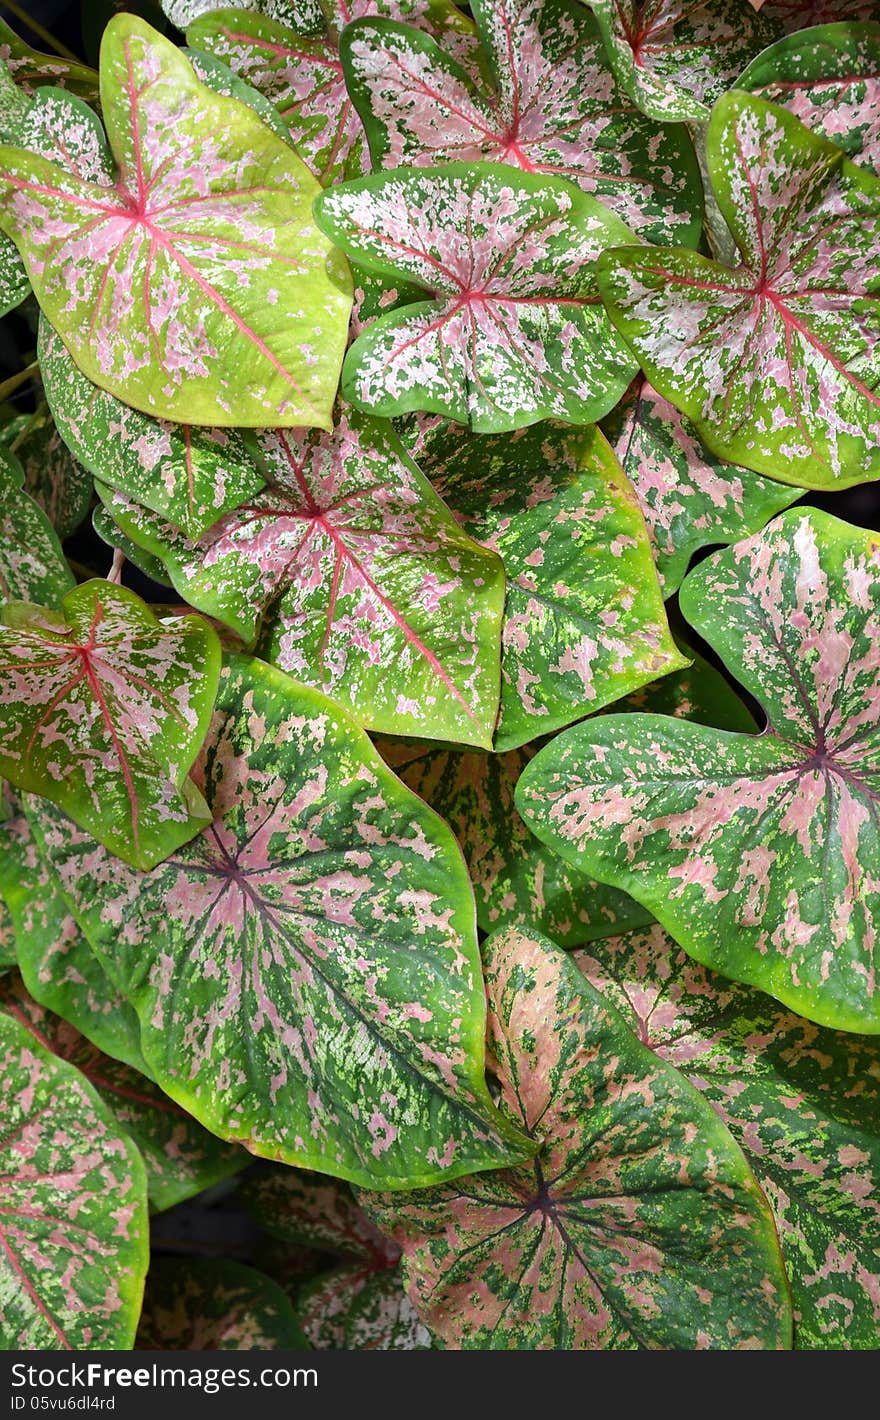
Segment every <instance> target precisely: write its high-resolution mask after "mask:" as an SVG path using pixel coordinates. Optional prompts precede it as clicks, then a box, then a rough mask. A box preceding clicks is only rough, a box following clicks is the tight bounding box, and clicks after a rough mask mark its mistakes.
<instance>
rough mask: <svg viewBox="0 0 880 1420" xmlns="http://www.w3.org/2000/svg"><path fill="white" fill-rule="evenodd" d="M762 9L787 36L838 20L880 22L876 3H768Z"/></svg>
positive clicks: (794, 0) (813, 0)
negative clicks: (796, 31)
mask: <svg viewBox="0 0 880 1420" xmlns="http://www.w3.org/2000/svg"><path fill="white" fill-rule="evenodd" d="M761 9H762V11H763V13H764V16H765V18H766V19H768V20H772V21H773V23H774V24H775V25H779V26H781V27H782V29H783V30H785V31H786V32H787V33H790V32H791V31H793V30H805V29H807V28H808V27H810V26H812V25H826V24H831V23H833V22H835V21H838V20H880V5H878V4H877V3H876V0H764V3H763V5H762V6H761Z"/></svg>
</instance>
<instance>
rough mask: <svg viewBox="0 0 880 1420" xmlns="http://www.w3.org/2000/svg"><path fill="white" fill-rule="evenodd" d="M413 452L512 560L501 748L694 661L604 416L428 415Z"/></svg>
mask: <svg viewBox="0 0 880 1420" xmlns="http://www.w3.org/2000/svg"><path fill="white" fill-rule="evenodd" d="M412 452H413V457H414V458H415V459H416V461H417V462H418V464H419V467H420V468H422V469H424V471H425V473H426V474H427V475H428V477H429V478H430V479H431V480H432V481H433V483H434V485H435V487H436V488H437V491H438V493H439V494H440V495H441V497H442V498H444V499H445V500H446V502H447V503H448V504H449V505H450V507H451V508H452V509H453V511H454V512H455V513H456V515H457V516H458V518H459V521H460V522H461V523H462V525H463V526H464V527H465V528H466V530H467V531H468V532H469V533H470V534H471V536H472V537H474V538H476V540H477V541H478V542H480V543H483V544H484V545H485V546H486V547H489V548H491V549H492V550H493V551H494V552H497V553H498V555H499V557H500V558H501V560H502V561H503V563H504V567H505V570H506V572H507V598H506V601H505V608H504V629H503V635H502V657H501V715H500V719H499V722H498V729H497V731H496V734H495V748H496V749H498V750H508V749H516V748H517V747H518V746H519V745H522V744H525V743H526V742H527V741H529V740H533V739H534V738H535V736H536V735H541V734H547V733H549V732H550V731H551V730H556V729H559V728H560V727H561V726H562V725H568V724H570V723H571V721H572V720H577V719H581V718H582V717H583V716H584V715H588V714H590V712H591V711H594V710H598V709H600V708H601V707H602V706H603V705H607V704H608V703H609V702H610V701H612V700H619V699H620V697H621V696H622V695H626V694H627V693H628V692H629V691H631V690H635V689H636V688H637V687H638V686H640V685H644V684H645V683H646V682H649V681H652V680H656V679H657V677H658V676H660V675H663V674H665V673H666V672H667V671H671V670H675V669H676V668H677V667H679V666H682V665H684V664H685V661H684V659H683V657H682V656H681V655H680V654H679V652H678V650H677V648H676V646H675V643H674V642H673V640H672V637H671V636H670V633H669V626H668V624H667V621H666V612H665V610H664V607H663V599H662V597H661V594H660V588H659V585H658V582H657V576H656V573H655V571H654V564H653V560H652V557H651V549H650V546H649V543H648V535H647V531H646V528H645V523H644V519H643V518H642V514H641V512H640V510H639V505H638V502H637V500H636V498H635V497H634V495H633V491H632V489H631V487H630V485H629V484H628V482H627V480H626V479H625V478H624V476H623V473H622V472H621V468H620V465H619V463H618V462H617V460H616V459H615V457H614V455H613V454H612V452H611V450H610V448H609V447H608V444H607V443H606V441H605V439H604V438H603V436H602V434H601V433H600V432H599V430H598V429H596V428H595V427H593V428H589V429H569V428H565V427H564V426H561V425H550V424H539V425H537V426H534V427H532V428H530V429H523V430H518V431H517V432H516V433H513V434H501V435H498V436H496V437H494V438H490V437H483V438H479V439H475V438H473V437H472V436H471V435H470V434H468V433H467V432H466V431H464V430H462V429H461V427H460V426H458V425H455V424H447V423H442V422H440V421H436V420H434V421H432V420H427V421H424V422H423V424H422V429H421V433H420V435H419V437H417V439H416V441H415V443H414V445H413V449H412ZM447 738H449V737H448V736H447Z"/></svg>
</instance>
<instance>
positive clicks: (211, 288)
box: [0, 14, 351, 429]
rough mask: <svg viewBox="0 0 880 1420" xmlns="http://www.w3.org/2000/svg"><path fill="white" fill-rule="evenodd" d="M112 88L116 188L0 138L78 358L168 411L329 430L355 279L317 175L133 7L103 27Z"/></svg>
mask: <svg viewBox="0 0 880 1420" xmlns="http://www.w3.org/2000/svg"><path fill="white" fill-rule="evenodd" d="M101 100H102V108H103V114H104V121H105V124H106V125H107V132H108V136H109V139H110V147H111V149H112V152H113V156H114V159H115V161H116V164H117V167H118V177H117V180H116V183H115V185H114V187H113V188H112V189H107V188H105V187H103V186H102V185H100V184H98V183H94V182H87V181H85V180H83V179H80V178H78V177H76V176H74V175H73V174H71V173H68V172H65V171H63V170H62V169H60V168H58V167H57V166H56V165H55V164H54V163H51V162H48V161H47V160H46V159H44V158H42V157H40V156H38V155H36V154H29V153H25V152H23V151H21V150H18V149H14V148H9V147H3V148H0V195H2V196H3V198H4V203H3V207H2V209H0V225H2V227H3V230H4V231H5V232H7V234H8V235H9V236H11V237H13V239H14V240H15V241H16V244H17V245H18V247H19V250H20V251H21V254H22V257H23V259H24V262H25V266H26V268H27V270H28V274H29V276H30V277H31V280H32V281H33V283H34V290H35V292H36V295H37V298H38V300H39V302H40V305H41V307H42V308H43V311H44V313H45V314H46V316H47V317H48V319H49V320H50V321H51V323H52V324H53V326H54V327H55V328H56V330H57V331H58V333H59V334H60V335H61V337H62V339H63V340H64V342H65V344H66V345H67V347H68V349H69V350H70V352H71V354H72V356H73V358H74V360H75V361H76V363H77V365H78V366H79V368H80V369H81V370H82V372H83V373H84V374H85V375H87V376H88V377H89V378H90V379H92V380H93V381H94V382H95V383H96V384H99V385H100V386H101V387H102V388H105V389H107V390H109V391H110V393H112V394H117V395H119V396H120V397H123V398H124V399H125V401H126V403H129V404H133V405H134V406H135V407H136V408H138V409H141V410H143V411H144V412H145V413H150V414H153V415H155V416H157V417H161V418H166V419H172V420H177V421H182V420H184V419H188V420H189V421H190V422H192V423H195V424H208V425H216V424H223V425H228V424H231V425H241V426H250V425H263V424H266V423H267V422H269V421H271V422H272V423H274V424H280V425H290V424H309V425H316V426H317V427H319V428H325V429H326V428H329V427H330V410H331V406H332V401H333V396H334V394H335V390H336V383H337V379H338V373H339V365H340V362H341V358H342V353H343V349H344V342H345V334H346V325H347V320H348V313H349V309H350V305H351V300H350V280H349V276H348V272H347V269H346V266H345V263H344V261H342V260H341V258H339V256H338V254H336V253H334V252H333V251H332V249H331V248H330V246H329V245H328V244H327V243H326V242H325V241H323V240H322V238H321V237H320V236H319V234H318V233H317V232H316V231H315V228H314V226H313V225H312V221H311V215H310V205H311V201H312V198H313V197H314V195H315V193H316V192H317V190H318V189H317V184H316V183H315V180H314V179H313V178H312V177H311V175H310V174H309V173H308V171H307V169H306V168H305V167H304V165H302V164H301V163H300V162H299V161H298V160H297V158H296V156H295V155H294V153H293V152H292V150H291V149H290V148H289V147H288V145H287V144H285V143H282V142H281V140H280V139H279V138H277V137H276V136H275V134H273V133H271V132H270V130H269V129H267V128H266V127H265V125H264V124H262V123H261V122H260V121H259V120H258V119H257V117H256V116H255V115H254V114H253V112H252V111H251V110H250V109H249V108H247V107H246V106H245V105H243V104H241V103H239V102H238V101H237V100H234V99H227V98H225V97H223V96H222V95H218V94H215V93H213V92H212V91H211V90H210V89H208V88H207V87H206V86H205V85H204V84H202V83H200V82H199V80H198V79H196V77H195V75H194V74H193V71H192V68H191V67H190V65H189V64H188V63H187V61H186V59H185V58H184V57H183V56H182V55H181V54H180V53H179V51H178V50H177V49H176V47H175V46H174V45H173V44H171V43H169V41H167V40H165V39H163V38H162V37H161V36H160V35H159V34H157V33H156V31H155V30H152V29H151V28H150V26H149V25H146V24H145V23H144V22H143V21H141V20H138V19H136V18H135V17H133V16H130V15H124V14H123V15H118V16H117V17H116V18H115V19H114V20H112V21H111V23H110V24H109V25H108V27H107V29H106V31H105V37H104V44H103V47H102V71H101ZM59 232H60V233H61V235H60V236H59V235H58V233H59ZM319 332H320V334H319Z"/></svg>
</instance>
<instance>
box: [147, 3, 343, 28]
mask: <svg viewBox="0 0 880 1420" xmlns="http://www.w3.org/2000/svg"><path fill="white" fill-rule="evenodd" d="M161 5H162V10H163V11H164V13H165V14H166V15H167V16H168V19H169V20H170V21H171V23H172V25H176V26H177V28H178V29H179V30H185V29H187V28H188V27H189V26H190V25H192V24H194V22H195V21H196V20H198V19H200V18H201V16H202V15H209V14H211V13H212V12H213V11H215V10H224V9H226V8H227V6H225V5H224V4H223V3H222V0H161ZM236 8H237V9H239V10H246V11H252V12H253V13H254V14H257V15H267V16H268V17H269V19H270V20H278V21H279V23H280V24H283V25H290V26H291V28H292V29H295V30H302V31H303V32H304V33H305V34H309V33H316V32H317V31H319V30H322V29H323V28H324V11H323V9H322V7H321V3H320V0H241V4H240V5H238V6H237V7H236Z"/></svg>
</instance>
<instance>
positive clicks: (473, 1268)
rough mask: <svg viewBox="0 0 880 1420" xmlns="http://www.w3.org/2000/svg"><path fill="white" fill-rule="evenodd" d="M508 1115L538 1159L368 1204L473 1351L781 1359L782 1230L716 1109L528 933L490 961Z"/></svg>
mask: <svg viewBox="0 0 880 1420" xmlns="http://www.w3.org/2000/svg"><path fill="white" fill-rule="evenodd" d="M483 960H484V970H485V976H486V988H487V992H488V997H489V1050H490V1055H491V1057H492V1061H493V1070H494V1071H495V1074H496V1076H497V1079H498V1084H499V1088H500V1096H501V1103H502V1106H503V1108H504V1109H505V1110H506V1111H507V1112H508V1113H509V1115H510V1116H511V1118H512V1119H516V1120H517V1123H519V1124H521V1125H522V1126H523V1127H524V1128H525V1129H527V1130H528V1131H529V1132H531V1133H532V1134H533V1136H534V1137H535V1139H536V1141H538V1140H539V1141H540V1148H539V1151H538V1153H537V1154H536V1156H535V1159H534V1161H533V1162H532V1163H530V1164H526V1165H522V1166H521V1167H519V1168H515V1169H503V1170H495V1171H493V1172H492V1173H488V1174H484V1175H475V1176H474V1177H472V1178H468V1179H466V1180H462V1182H461V1183H459V1184H452V1185H445V1186H443V1187H441V1188H435V1189H430V1190H425V1191H422V1192H418V1193H414V1194H410V1195H407V1196H405V1197H403V1198H400V1197H393V1198H392V1197H390V1196H388V1195H386V1196H385V1198H384V1199H383V1198H382V1197H380V1196H377V1195H367V1194H361V1195H360V1197H361V1199H362V1201H363V1202H364V1205H365V1206H366V1207H367V1209H368V1210H369V1212H370V1213H371V1214H372V1216H373V1217H374V1218H375V1219H376V1221H377V1222H378V1224H379V1226H380V1227H381V1228H383V1229H385V1230H386V1231H387V1232H389V1233H391V1235H392V1236H393V1237H394V1238H395V1240H396V1241H397V1242H399V1243H400V1245H401V1246H402V1248H403V1269H404V1276H405V1278H406V1279H407V1283H408V1290H409V1293H410V1297H411V1299H412V1301H413V1304H414V1306H415V1308H416V1310H417V1312H418V1313H419V1315H420V1316H421V1317H422V1319H423V1321H424V1322H425V1323H426V1325H428V1326H429V1327H430V1329H431V1330H432V1331H434V1332H436V1333H437V1334H438V1335H439V1336H440V1337H441V1339H442V1340H443V1341H445V1342H446V1343H447V1344H449V1345H452V1346H453V1347H455V1348H464V1349H480V1350H491V1349H503V1350H539V1349H540V1350H544V1349H553V1348H561V1347H564V1348H566V1349H568V1348H572V1349H575V1350H597V1349H612V1350H616V1349H633V1348H636V1347H649V1348H661V1349H668V1350H692V1349H700V1348H725V1349H739V1348H746V1347H747V1348H755V1347H759V1348H781V1347H785V1346H787V1345H788V1344H789V1337H790V1333H791V1313H790V1308H789V1303H788V1289H787V1286H786V1281H785V1274H784V1272H783V1269H782V1262H781V1258H780V1256H779V1249H778V1242H777V1239H776V1234H775V1230H774V1227H773V1220H772V1217H771V1215H770V1210H769V1208H768V1206H767V1203H766V1200H765V1199H764V1197H763V1195H762V1193H761V1191H760V1189H759V1188H758V1186H757V1184H756V1183H755V1180H754V1178H753V1176H752V1174H751V1172H750V1170H749V1168H748V1165H747V1164H746V1161H745V1159H744V1158H743V1155H742V1153H741V1151H740V1149H739V1147H738V1146H737V1145H736V1144H735V1143H734V1141H733V1139H732V1138H731V1136H730V1135H729V1133H728V1131H727V1130H726V1129H725V1127H724V1126H723V1124H722V1123H721V1121H720V1120H719V1119H718V1117H717V1115H716V1114H715V1113H714V1111H713V1110H712V1109H711V1107H710V1106H709V1105H708V1104H707V1103H706V1102H705V1100H703V1099H702V1098H701V1097H700V1095H699V1094H698V1093H697V1091H696V1090H694V1089H693V1088H692V1087H691V1086H690V1085H689V1084H688V1083H687V1082H686V1081H685V1080H684V1078H683V1077H682V1076H681V1075H680V1074H679V1073H678V1071H677V1070H674V1069H672V1068H671V1067H670V1066H668V1065H666V1064H665V1063H664V1062H663V1061H662V1060H660V1059H658V1057H657V1056H656V1055H654V1054H652V1052H651V1051H649V1050H647V1049H646V1048H645V1047H644V1046H643V1045H641V1044H640V1043H639V1041H638V1040H636V1038H635V1036H634V1035H633V1034H632V1032H631V1031H630V1030H629V1029H628V1027H627V1026H626V1024H625V1023H624V1021H623V1020H622V1018H621V1017H620V1016H619V1015H618V1013H617V1012H616V1011H615V1010H614V1009H613V1008H612V1007H611V1006H609V1005H607V1004H606V1002H605V1001H604V1000H603V998H602V997H601V996H600V995H599V993H598V992H597V991H595V990H594V988H593V987H591V986H590V985H589V984H588V983H587V982H586V980H585V978H584V977H583V976H582V975H581V973H580V972H579V971H578V968H577V966H576V965H575V964H574V962H572V961H571V959H570V958H569V957H568V956H567V955H566V954H565V953H564V952H562V951H561V950H560V949H559V948H558V947H555V946H554V945H553V944H552V943H551V942H549V941H547V939H546V938H543V937H540V936H537V935H535V934H532V933H527V932H524V931H520V930H519V929H515V928H514V929H511V930H509V931H507V932H498V933H496V934H495V935H494V936H493V937H491V938H490V939H489V940H488V941H487V942H486V943H485V944H484V947H483Z"/></svg>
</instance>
